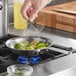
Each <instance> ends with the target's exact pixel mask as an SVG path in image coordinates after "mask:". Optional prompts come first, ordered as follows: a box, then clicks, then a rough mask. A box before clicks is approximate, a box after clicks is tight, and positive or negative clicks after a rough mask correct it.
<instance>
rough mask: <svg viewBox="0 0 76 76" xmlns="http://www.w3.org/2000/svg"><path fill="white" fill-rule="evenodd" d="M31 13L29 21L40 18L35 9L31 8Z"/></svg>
mask: <svg viewBox="0 0 76 76" xmlns="http://www.w3.org/2000/svg"><path fill="white" fill-rule="evenodd" d="M29 10H30V12H29V20H30V21H31V22H32V21H34V20H35V18H36V17H37V16H38V10H37V9H36V10H35V9H34V8H33V7H30V9H29Z"/></svg>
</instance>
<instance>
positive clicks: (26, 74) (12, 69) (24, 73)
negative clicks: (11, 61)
mask: <svg viewBox="0 0 76 76" xmlns="http://www.w3.org/2000/svg"><path fill="white" fill-rule="evenodd" d="M32 72H33V68H32V67H31V66H29V65H26V64H16V65H11V66H9V67H7V73H8V75H7V76H31V74H32Z"/></svg>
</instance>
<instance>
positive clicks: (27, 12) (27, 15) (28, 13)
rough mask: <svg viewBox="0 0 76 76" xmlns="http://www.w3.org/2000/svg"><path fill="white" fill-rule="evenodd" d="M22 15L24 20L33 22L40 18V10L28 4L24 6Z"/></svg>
mask: <svg viewBox="0 0 76 76" xmlns="http://www.w3.org/2000/svg"><path fill="white" fill-rule="evenodd" d="M21 13H22V16H23V18H24V19H26V20H29V21H33V20H34V19H35V18H36V17H37V16H38V15H37V14H38V9H36V8H35V7H33V6H32V4H31V3H30V2H28V3H27V4H24V5H23V6H22V8H21Z"/></svg>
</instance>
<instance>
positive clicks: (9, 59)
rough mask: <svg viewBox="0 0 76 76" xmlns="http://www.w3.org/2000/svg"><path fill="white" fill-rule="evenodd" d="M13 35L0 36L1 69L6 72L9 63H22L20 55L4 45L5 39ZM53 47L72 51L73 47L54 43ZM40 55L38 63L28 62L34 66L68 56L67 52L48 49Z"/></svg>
mask: <svg viewBox="0 0 76 76" xmlns="http://www.w3.org/2000/svg"><path fill="white" fill-rule="evenodd" d="M12 37H15V36H13V35H8V36H5V37H3V38H0V69H1V70H0V73H1V72H5V71H6V69H7V67H8V66H9V65H13V64H20V63H19V62H18V61H17V58H18V55H15V54H14V53H13V52H12V51H11V50H10V49H8V48H7V47H5V45H4V43H5V41H6V40H7V39H9V38H12ZM52 47H54V48H59V49H61V50H62V49H63V50H66V51H71V50H72V48H71V47H62V46H59V45H58V46H57V45H53V46H52ZM39 56H40V58H41V59H40V61H39V62H38V63H36V64H31V63H30V62H29V63H28V64H29V65H32V66H34V65H38V64H42V63H44V62H47V61H51V60H54V59H57V58H60V57H63V56H66V54H64V53H60V52H57V51H54V50H51V49H48V52H45V53H44V54H40V55H39Z"/></svg>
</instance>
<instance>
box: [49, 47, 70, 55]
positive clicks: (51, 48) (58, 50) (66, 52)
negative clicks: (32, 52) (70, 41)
mask: <svg viewBox="0 0 76 76" xmlns="http://www.w3.org/2000/svg"><path fill="white" fill-rule="evenodd" d="M49 49H50V50H53V51H56V52H60V53H63V54H66V55H68V54H70V52H69V51H65V50H62V49H58V48H54V47H50V48H49Z"/></svg>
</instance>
